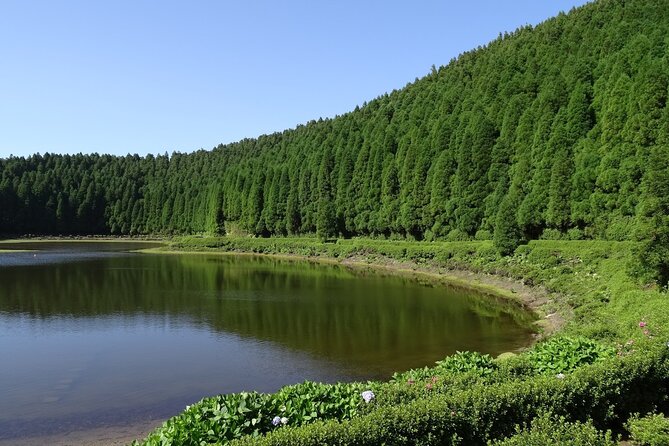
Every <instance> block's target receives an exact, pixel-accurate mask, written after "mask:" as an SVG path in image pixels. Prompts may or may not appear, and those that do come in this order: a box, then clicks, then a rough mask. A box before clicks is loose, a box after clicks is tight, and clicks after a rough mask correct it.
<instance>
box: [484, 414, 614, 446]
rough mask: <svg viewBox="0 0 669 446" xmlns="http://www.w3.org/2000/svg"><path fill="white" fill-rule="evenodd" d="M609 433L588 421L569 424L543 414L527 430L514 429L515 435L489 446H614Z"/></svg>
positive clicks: (561, 418) (562, 418)
mask: <svg viewBox="0 0 669 446" xmlns="http://www.w3.org/2000/svg"><path fill="white" fill-rule="evenodd" d="M616 444H617V443H616V442H614V441H613V438H612V434H611V431H607V432H600V431H598V430H597V429H596V428H595V427H594V426H593V425H592V423H591V422H590V421H587V422H585V423H581V422H579V421H577V422H570V421H567V419H566V418H565V417H555V416H553V415H550V414H543V415H541V416H539V417H537V418H535V419H534V420H532V424H531V425H530V428H529V429H521V428H520V427H516V433H515V434H514V435H513V436H512V437H509V438H506V439H504V440H497V441H493V442H490V443H489V445H491V446H547V445H551V446H614V445H616Z"/></svg>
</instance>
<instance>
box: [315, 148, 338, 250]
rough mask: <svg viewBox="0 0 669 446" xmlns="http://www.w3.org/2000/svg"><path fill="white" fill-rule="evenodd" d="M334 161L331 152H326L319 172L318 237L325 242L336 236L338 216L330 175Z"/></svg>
mask: <svg viewBox="0 0 669 446" xmlns="http://www.w3.org/2000/svg"><path fill="white" fill-rule="evenodd" d="M333 166H334V159H333V157H332V154H331V153H330V150H326V152H325V154H324V155H323V160H322V161H321V167H320V169H319V172H318V215H317V217H316V236H317V237H318V238H320V239H321V240H323V241H325V240H327V239H330V238H332V237H334V236H336V235H337V234H336V232H335V231H336V228H337V226H336V218H337V216H336V214H335V208H334V197H333V193H332V182H331V179H330V175H331V173H332V168H333Z"/></svg>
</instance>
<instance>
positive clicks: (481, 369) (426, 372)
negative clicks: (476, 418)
mask: <svg viewBox="0 0 669 446" xmlns="http://www.w3.org/2000/svg"><path fill="white" fill-rule="evenodd" d="M496 368H497V365H496V364H495V363H494V362H493V359H492V357H491V356H490V355H482V354H481V353H478V352H457V353H456V354H454V355H451V356H448V357H446V358H445V359H443V360H441V361H437V362H436V366H435V367H424V368H420V369H411V370H408V371H406V372H401V373H395V374H394V375H393V377H392V381H393V382H402V383H403V382H406V381H409V380H412V381H422V380H426V379H431V378H432V377H433V376H437V375H443V374H448V373H465V372H471V373H472V374H473V375H476V376H485V375H488V374H489V373H490V372H492V371H493V370H495V369H496Z"/></svg>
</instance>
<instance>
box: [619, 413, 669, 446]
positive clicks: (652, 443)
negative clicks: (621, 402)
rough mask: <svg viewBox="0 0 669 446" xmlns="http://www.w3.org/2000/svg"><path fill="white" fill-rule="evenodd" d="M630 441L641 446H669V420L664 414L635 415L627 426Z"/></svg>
mask: <svg viewBox="0 0 669 446" xmlns="http://www.w3.org/2000/svg"><path fill="white" fill-rule="evenodd" d="M625 427H626V428H627V430H628V431H629V433H630V439H631V440H632V441H634V443H635V444H638V445H641V446H667V445H669V418H666V417H665V416H664V415H662V414H648V415H646V416H645V417H639V414H635V415H633V416H632V417H631V418H630V419H629V421H628V422H627V424H626V425H625Z"/></svg>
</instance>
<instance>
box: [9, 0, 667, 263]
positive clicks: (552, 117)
mask: <svg viewBox="0 0 669 446" xmlns="http://www.w3.org/2000/svg"><path fill="white" fill-rule="evenodd" d="M666 6H667V5H666V2H665V1H664V0H599V1H596V2H594V3H591V4H587V5H585V6H583V7H580V8H576V9H573V10H572V11H570V12H569V13H568V14H560V15H559V16H557V17H555V18H552V19H549V20H547V21H546V22H544V23H542V24H540V25H538V26H536V27H531V26H525V27H522V28H519V29H518V30H516V31H515V32H513V33H505V34H503V35H500V36H499V37H498V38H497V39H496V40H494V41H492V42H490V43H489V44H488V45H486V46H485V47H479V48H476V49H474V50H472V51H469V52H466V53H464V54H461V55H460V56H459V57H458V58H457V59H453V60H451V61H450V63H448V64H447V65H446V66H442V67H439V68H437V67H433V68H432V70H431V72H430V73H429V74H428V75H426V76H425V77H423V78H421V79H416V80H415V81H414V82H411V83H409V84H407V85H406V86H405V87H404V88H402V89H399V90H395V91H392V92H390V93H388V94H384V95H382V96H380V97H378V98H376V99H374V100H372V101H370V102H368V103H365V104H363V105H362V106H360V107H356V109H355V110H353V111H351V112H350V113H347V114H345V115H342V116H337V117H335V118H333V119H319V120H314V121H311V122H309V123H307V124H305V125H299V126H297V128H295V129H291V130H286V131H284V132H279V133H275V134H271V135H263V136H260V137H258V138H254V139H245V140H242V141H239V142H237V143H233V144H227V145H220V146H218V147H216V148H214V149H213V150H210V151H205V150H201V151H198V152H194V153H191V154H180V153H173V154H172V155H167V154H165V155H158V156H153V155H149V156H146V157H139V156H136V155H135V156H131V155H129V156H125V157H116V156H109V155H98V154H93V155H82V154H79V155H50V154H45V155H34V156H31V157H28V158H17V157H10V158H5V159H0V233H5V234H8V233H12V234H25V233H32V234H182V233H199V232H208V233H222V232H224V231H225V227H226V225H230V226H234V227H236V228H239V229H241V230H244V231H247V232H249V233H251V234H254V235H257V236H272V235H291V234H318V235H319V236H321V237H322V238H331V237H338V236H341V237H351V236H361V235H364V236H378V237H398V238H410V239H418V240H433V239H448V240H461V239H468V238H494V239H495V240H496V243H497V246H498V247H499V248H500V250H501V251H503V252H508V251H509V250H512V249H513V247H515V245H516V244H517V243H519V242H520V241H521V240H528V239H535V238H539V237H569V238H602V239H613V240H627V239H634V238H649V237H651V235H649V234H655V236H657V237H664V238H667V237H668V236H667V235H666V234H665V233H662V232H661V231H659V230H658V229H657V228H659V227H661V226H663V225H665V226H669V223H666V222H665V221H661V220H662V219H661V218H660V219H658V217H657V215H658V213H661V212H665V214H666V209H669V207H668V206H669V205H667V203H666V202H667V200H668V199H667V196H666V194H665V192H666V189H667V185H666V182H667V176H666V174H665V173H664V171H663V170H662V169H663V167H660V166H665V165H666V164H667V159H668V158H667V155H668V153H667V151H668V150H669V149H668V148H667V147H669V108H667V106H666V104H667V96H669V39H668V38H667V36H668V35H669V8H667V7H666ZM665 208H666V209H665ZM665 220H666V218H665ZM653 228H655V229H653ZM653 231H655V232H653ZM658 231H659V232H658ZM667 233H669V231H667Z"/></svg>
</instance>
